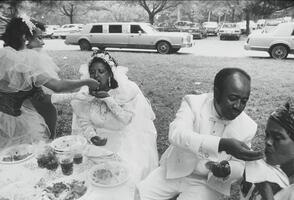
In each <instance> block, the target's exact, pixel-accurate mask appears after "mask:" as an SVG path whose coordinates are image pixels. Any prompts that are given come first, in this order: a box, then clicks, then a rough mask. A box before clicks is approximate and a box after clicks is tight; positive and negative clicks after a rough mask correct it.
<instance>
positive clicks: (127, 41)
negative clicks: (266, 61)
mask: <svg viewBox="0 0 294 200" xmlns="http://www.w3.org/2000/svg"><path fill="white" fill-rule="evenodd" d="M65 44H68V45H79V46H80V49H81V50H82V51H89V50H91V49H92V47H98V48H99V49H102V50H103V49H105V48H109V47H110V48H134V49H156V50H157V51H158V52H159V53H161V54H168V53H175V52H177V51H179V50H180V49H181V48H182V47H192V45H193V36H192V35H191V34H189V33H182V32H159V31H158V30H156V29H155V28H154V27H153V26H152V25H151V24H149V23H140V22H123V23H121V22H112V23H91V24H86V25H85V26H84V28H83V30H82V31H81V32H79V33H74V34H71V35H68V36H67V37H66V39H65Z"/></svg>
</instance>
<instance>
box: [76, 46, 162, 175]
mask: <svg viewBox="0 0 294 200" xmlns="http://www.w3.org/2000/svg"><path fill="white" fill-rule="evenodd" d="M80 72H81V74H82V78H89V77H90V78H93V79H96V80H97V81H98V82H99V83H100V86H99V90H96V91H94V90H90V91H89V89H88V87H83V88H82V89H81V90H84V92H85V93H88V94H91V95H92V96H89V98H88V100H87V101H80V100H73V101H72V102H71V105H72V107H73V112H74V116H73V124H72V131H73V134H82V135H83V136H85V137H86V138H87V140H88V141H89V142H90V143H92V144H95V145H104V143H105V142H106V144H105V148H108V149H110V150H112V151H115V152H117V153H118V154H119V155H121V156H122V157H123V158H126V159H127V160H128V161H131V162H133V163H135V165H136V169H137V170H138V172H137V173H138V174H139V177H138V181H139V180H141V179H143V178H145V177H146V176H147V175H148V173H149V172H150V171H151V170H153V169H154V168H155V167H156V166H157V165H158V153H157V148H156V137H157V133H156V129H155V127H154V124H153V120H154V119H155V115H154V113H153V111H152V108H151V106H150V104H149V102H148V101H147V99H146V98H145V97H144V95H143V93H142V92H141V90H140V89H139V87H138V86H137V85H136V83H134V82H132V81H130V80H129V79H128V77H127V76H126V72H127V68H125V67H121V66H117V63H116V61H115V60H114V59H113V58H112V57H111V56H110V55H109V54H108V53H107V52H105V51H96V52H94V53H93V55H92V59H91V61H90V62H89V64H88V65H82V66H81V69H80ZM93 96H95V97H93Z"/></svg>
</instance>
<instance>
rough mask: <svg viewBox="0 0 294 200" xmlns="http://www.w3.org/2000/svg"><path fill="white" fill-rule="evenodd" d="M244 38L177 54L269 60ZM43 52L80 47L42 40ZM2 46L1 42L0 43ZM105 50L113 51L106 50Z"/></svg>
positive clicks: (200, 43) (201, 43) (207, 42)
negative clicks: (246, 46) (246, 44)
mask: <svg viewBox="0 0 294 200" xmlns="http://www.w3.org/2000/svg"><path fill="white" fill-rule="evenodd" d="M245 41H246V37H244V36H243V37H241V39H240V40H239V41H236V40H220V39H219V38H218V37H216V36H209V37H207V38H205V39H201V40H194V46H193V47H191V48H182V49H181V50H180V51H179V52H178V54H193V55H195V56H211V57H261V58H269V55H268V53H266V52H260V51H246V50H244V47H243V46H244V43H245ZM44 42H45V46H44V49H45V50H57V51H58V50H77V51H80V47H79V46H77V45H66V44H64V40H62V39H44ZM0 45H1V46H2V45H3V41H1V42H0ZM107 50H115V51H118V49H111V48H107ZM119 51H122V52H124V51H125V52H146V53H148V52H156V50H142V49H119ZM289 58H290V59H293V58H294V55H289V56H288V59H289Z"/></svg>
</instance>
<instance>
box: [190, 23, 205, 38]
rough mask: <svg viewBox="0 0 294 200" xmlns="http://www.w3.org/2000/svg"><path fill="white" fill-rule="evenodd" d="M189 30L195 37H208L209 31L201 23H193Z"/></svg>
mask: <svg viewBox="0 0 294 200" xmlns="http://www.w3.org/2000/svg"><path fill="white" fill-rule="evenodd" d="M188 32H189V33H191V34H192V35H193V39H196V38H197V39H202V38H206V37H207V31H206V29H205V28H204V27H203V26H202V25H201V24H200V23H193V24H191V25H190V28H189V29H188Z"/></svg>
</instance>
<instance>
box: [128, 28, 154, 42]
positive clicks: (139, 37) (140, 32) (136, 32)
mask: <svg viewBox="0 0 294 200" xmlns="http://www.w3.org/2000/svg"><path fill="white" fill-rule="evenodd" d="M128 46H129V47H131V48H150V47H151V46H152V41H151V36H150V35H148V33H147V32H146V31H144V28H143V27H142V26H140V24H130V26H129V34H128Z"/></svg>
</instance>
